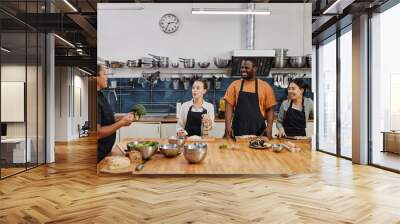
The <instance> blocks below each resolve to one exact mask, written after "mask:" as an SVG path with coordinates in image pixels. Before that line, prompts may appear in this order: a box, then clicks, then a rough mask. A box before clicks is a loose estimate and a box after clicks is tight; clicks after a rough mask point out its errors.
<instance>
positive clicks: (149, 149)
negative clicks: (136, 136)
mask: <svg viewBox="0 0 400 224" xmlns="http://www.w3.org/2000/svg"><path fill="white" fill-rule="evenodd" d="M130 143H131V144H130V145H131V147H128V149H132V150H136V151H139V152H140V155H141V157H142V159H143V160H149V159H150V158H151V157H152V156H153V155H154V154H155V153H156V152H157V150H158V144H157V145H155V146H144V147H140V144H143V143H144V142H143V141H133V142H130ZM128 144H129V143H128Z"/></svg>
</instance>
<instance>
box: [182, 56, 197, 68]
mask: <svg viewBox="0 0 400 224" xmlns="http://www.w3.org/2000/svg"><path fill="white" fill-rule="evenodd" d="M179 59H180V60H181V61H182V62H183V67H184V68H194V66H195V65H196V62H195V60H194V59H193V58H189V59H187V58H179Z"/></svg>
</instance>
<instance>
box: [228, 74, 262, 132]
mask: <svg viewBox="0 0 400 224" xmlns="http://www.w3.org/2000/svg"><path fill="white" fill-rule="evenodd" d="M243 83H244V81H243V80H242V83H241V84H240V91H239V96H238V99H237V103H236V107H235V115H234V116H233V123H232V129H233V133H234V135H235V136H240V135H258V136H259V135H262V134H263V133H264V131H265V128H266V127H267V126H266V125H265V121H264V117H263V116H262V114H261V111H260V106H259V101H258V80H257V79H256V80H255V85H256V92H255V93H248V92H243V91H242V90H243Z"/></svg>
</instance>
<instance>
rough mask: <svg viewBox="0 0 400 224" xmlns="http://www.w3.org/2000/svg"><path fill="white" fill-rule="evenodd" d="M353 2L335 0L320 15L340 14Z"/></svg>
mask: <svg viewBox="0 0 400 224" xmlns="http://www.w3.org/2000/svg"><path fill="white" fill-rule="evenodd" d="M353 2H354V0H336V1H335V2H333V3H332V4H331V5H330V6H329V7H328V8H327V9H325V10H324V12H323V13H322V14H324V15H327V14H342V13H343V9H344V8H346V7H347V6H349V5H350V4H351V3H353Z"/></svg>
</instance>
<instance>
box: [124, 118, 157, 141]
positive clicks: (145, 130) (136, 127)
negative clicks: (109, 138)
mask: <svg viewBox="0 0 400 224" xmlns="http://www.w3.org/2000/svg"><path fill="white" fill-rule="evenodd" d="M160 129H161V123H159V122H154V123H147V122H146V123H144V122H143V123H142V122H134V123H132V124H131V125H130V126H127V127H122V128H120V130H119V138H120V140H122V139H124V138H128V137H130V138H160V137H161V130H160Z"/></svg>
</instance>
